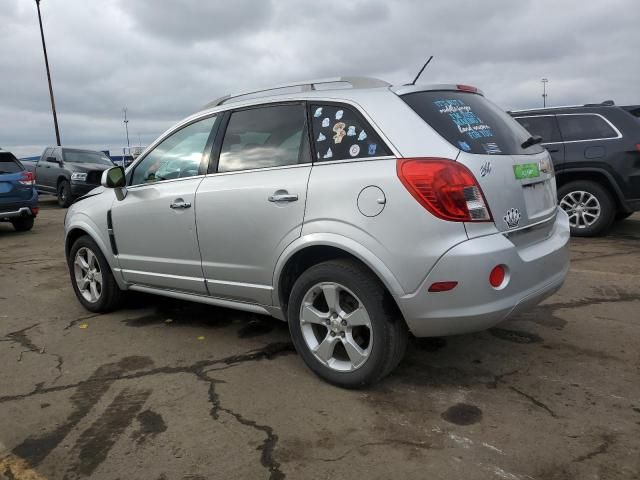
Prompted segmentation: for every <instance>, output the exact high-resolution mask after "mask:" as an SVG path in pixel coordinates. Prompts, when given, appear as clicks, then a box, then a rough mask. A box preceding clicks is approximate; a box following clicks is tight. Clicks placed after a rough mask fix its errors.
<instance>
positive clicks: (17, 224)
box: [11, 217, 34, 232]
mask: <svg viewBox="0 0 640 480" xmlns="http://www.w3.org/2000/svg"><path fill="white" fill-rule="evenodd" d="M33 222H34V218H33V217H22V218H16V219H15V220H11V224H12V225H13V228H15V229H16V231H17V232H26V231H28V230H31V229H32V228H33Z"/></svg>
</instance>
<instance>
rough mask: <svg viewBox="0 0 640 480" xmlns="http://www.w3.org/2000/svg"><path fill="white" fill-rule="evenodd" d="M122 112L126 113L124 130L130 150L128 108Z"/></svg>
mask: <svg viewBox="0 0 640 480" xmlns="http://www.w3.org/2000/svg"><path fill="white" fill-rule="evenodd" d="M122 112H123V113H124V129H125V131H126V132H127V148H130V147H131V145H129V120H127V107H124V108H123V109H122Z"/></svg>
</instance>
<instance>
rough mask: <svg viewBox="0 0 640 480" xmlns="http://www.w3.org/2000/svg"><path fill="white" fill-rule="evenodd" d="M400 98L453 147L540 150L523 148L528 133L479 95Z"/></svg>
mask: <svg viewBox="0 0 640 480" xmlns="http://www.w3.org/2000/svg"><path fill="white" fill-rule="evenodd" d="M402 99H403V100H404V101H405V102H407V104H408V105H409V106H410V107H411V108H412V109H413V110H414V111H415V112H416V113H417V114H418V115H420V117H422V119H423V120H424V121H425V122H427V123H428V124H429V125H431V127H432V128H433V129H434V130H435V131H436V132H438V133H439V134H440V135H441V136H442V137H444V138H445V139H446V140H447V141H448V142H449V143H451V144H452V145H453V146H454V147H456V148H459V149H461V150H464V151H466V152H470V153H480V154H493V155H518V154H527V153H539V152H541V151H542V147H541V146H540V145H533V146H531V147H529V148H526V149H523V148H522V147H521V145H522V143H523V142H524V141H525V140H527V139H528V138H529V136H530V134H529V133H528V132H527V131H526V130H525V129H524V128H522V127H521V126H520V125H519V124H518V122H516V121H515V120H514V119H513V118H511V117H510V116H509V115H508V114H507V113H506V112H504V111H502V110H501V109H500V108H499V107H498V106H496V105H494V104H493V103H491V102H490V101H488V100H487V99H486V98H484V97H483V96H482V95H477V94H474V93H466V92H457V91H429V92H416V93H409V94H407V95H403V96H402Z"/></svg>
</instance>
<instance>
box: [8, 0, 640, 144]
mask: <svg viewBox="0 0 640 480" xmlns="http://www.w3.org/2000/svg"><path fill="white" fill-rule="evenodd" d="M41 10H42V16H43V24H44V31H45V35H46V40H47V47H48V54H49V62H50V66H51V75H52V80H53V88H54V93H55V98H56V106H57V110H58V121H59V124H60V132H61V137H62V143H63V145H67V146H77V147H88V148H96V149H105V148H106V149H111V151H112V153H116V152H117V151H118V150H119V149H121V147H122V146H123V145H125V144H126V140H125V132H124V125H123V123H122V107H123V106H125V105H126V106H127V107H128V109H129V120H130V122H129V132H130V138H131V144H132V145H137V144H138V142H139V141H140V142H141V143H142V145H146V144H148V143H150V142H151V141H153V140H154V139H155V138H156V137H157V136H158V135H159V134H160V133H162V132H163V131H164V130H165V129H166V128H168V127H170V126H171V125H172V124H173V123H175V122H176V121H178V120H180V119H181V118H183V117H185V116H187V115H189V114H190V113H192V112H194V111H196V110H197V109H198V108H199V107H201V106H202V105H204V104H206V103H207V102H208V101H210V100H212V99H214V98H216V97H218V96H221V95H223V94H225V93H229V92H230V91H237V90H239V89H246V88H251V87H255V86H258V87H260V86H264V85H270V84H274V83H282V82H289V81H294V80H300V79H308V78H317V77H328V76H337V75H348V74H351V75H354V74H355V75H370V76H376V77H379V78H382V79H385V80H387V81H389V82H391V83H394V84H398V83H406V82H408V81H411V80H412V78H413V76H414V75H415V74H416V72H417V70H418V69H419V68H420V66H421V65H422V63H424V61H425V60H426V58H427V57H428V56H429V55H435V59H434V61H433V62H432V63H431V65H430V66H429V67H428V69H427V70H426V71H425V73H424V74H423V77H422V81H424V82H428V83H443V82H444V83H466V84H471V85H475V86H478V87H479V88H481V89H483V90H484V92H485V94H486V95H487V96H488V97H489V98H491V99H492V100H494V101H495V102H497V103H498V104H499V105H501V106H502V107H504V108H505V109H511V108H526V107H537V106H540V105H541V103H542V98H541V93H542V86H541V83H540V79H541V78H542V77H547V78H548V79H549V84H548V87H549V88H548V90H549V91H548V94H549V97H548V103H549V104H551V105H566V104H575V103H585V102H599V101H602V100H605V99H613V100H615V101H616V103H619V104H625V103H626V104H629V103H634V104H637V103H640V52H639V50H640V4H639V2H638V0H606V1H603V0H593V1H585V0H575V1H574V0H552V1H547V0H517V1H515V0H486V1H484V2H479V1H471V0H468V1H463V0H428V1H425V0H415V1H412V0H403V1H400V0H395V1H377V0H371V1H364V0H339V1H338V0H323V1H318V0H314V1H309V2H307V1H298V0H278V1H269V0H224V1H216V0H209V1H203V0H180V1H179V0H174V1H162V2H161V1H157V0H156V1H152V0H145V1H143V0H122V1H119V0H112V1H107V0H105V1H87V0H42V2H41ZM0 25H2V26H1V27H0V59H1V61H2V62H1V64H2V75H1V80H0V147H2V148H4V149H7V150H12V151H13V152H14V153H15V154H16V155H17V156H29V155H39V154H40V153H41V152H42V149H43V148H44V146H46V145H51V144H54V143H55V134H54V130H53V122H52V117H51V106H50V103H49V95H48V89H47V83H46V73H45V67H44V60H43V55H42V46H41V43H40V36H39V30H38V19H37V13H36V6H35V2H34V1H32V0H0Z"/></svg>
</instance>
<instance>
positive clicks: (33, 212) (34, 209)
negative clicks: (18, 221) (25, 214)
mask: <svg viewBox="0 0 640 480" xmlns="http://www.w3.org/2000/svg"><path fill="white" fill-rule="evenodd" d="M39 211H40V209H39V208H38V207H31V214H32V215H33V216H34V217H35V216H36V215H38V212H39Z"/></svg>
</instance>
